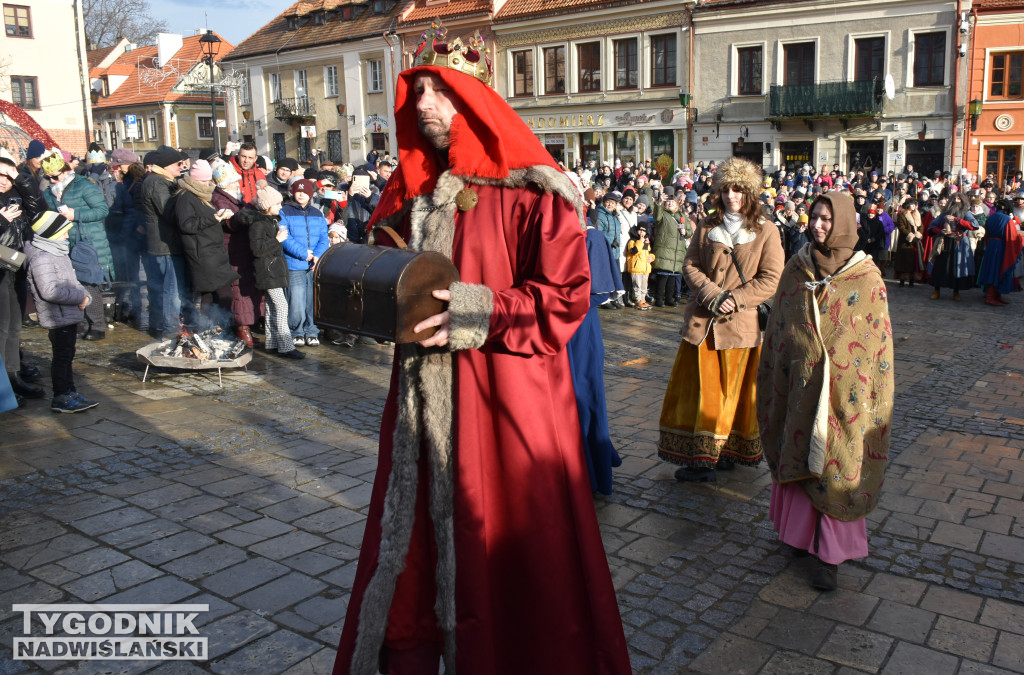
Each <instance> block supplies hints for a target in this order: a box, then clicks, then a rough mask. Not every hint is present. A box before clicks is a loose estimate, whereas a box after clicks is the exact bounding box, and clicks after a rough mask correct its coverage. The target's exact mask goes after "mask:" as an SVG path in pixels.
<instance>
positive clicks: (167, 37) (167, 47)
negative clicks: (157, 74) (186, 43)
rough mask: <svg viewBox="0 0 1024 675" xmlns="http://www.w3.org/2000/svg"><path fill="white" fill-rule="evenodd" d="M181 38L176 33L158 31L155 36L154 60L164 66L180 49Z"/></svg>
mask: <svg viewBox="0 0 1024 675" xmlns="http://www.w3.org/2000/svg"><path fill="white" fill-rule="evenodd" d="M181 44H182V38H181V35H178V34H176V33H160V34H158V35H157V36H156V60H157V65H158V66H159V67H161V68H163V67H164V66H166V65H167V64H168V63H169V62H170V60H171V59H173V58H174V55H175V54H177V53H178V50H179V49H181Z"/></svg>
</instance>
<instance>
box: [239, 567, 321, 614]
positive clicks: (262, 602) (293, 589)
mask: <svg viewBox="0 0 1024 675" xmlns="http://www.w3.org/2000/svg"><path fill="white" fill-rule="evenodd" d="M324 588H326V584H324V583H322V582H320V581H317V580H316V579H313V578H311V577H308V576H306V575H305V574H299V573H298V572H292V573H291V574H289V575H287V576H284V577H281V578H279V579H276V580H274V581H271V582H270V583H268V584H266V585H264V586H260V587H259V588H256V589H254V590H252V591H249V592H248V593H245V594H244V595H241V596H239V597H237V598H235V599H234V600H235V602H237V603H238V604H240V605H242V606H243V607H248V608H249V609H252V610H254V611H265V612H269V613H271V614H273V613H276V612H279V611H281V610H282V609H284V608H285V607H291V606H292V605H295V604H298V603H301V602H304V601H305V600H307V599H308V598H310V597H312V596H315V595H316V594H317V593H319V592H320V591H321V590H323V589H324Z"/></svg>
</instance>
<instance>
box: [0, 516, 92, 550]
mask: <svg viewBox="0 0 1024 675" xmlns="http://www.w3.org/2000/svg"><path fill="white" fill-rule="evenodd" d="M96 517H97V518H102V517H103V516H96ZM34 520H35V522H32V523H28V524H26V525H22V526H21V527H15V528H12V529H9V530H0V551H10V550H13V549H16V548H21V547H23V546H31V545H32V544H38V543H40V542H43V541H46V540H47V539H53V538H54V537H59V536H60V535H62V534H64V533H65V532H67V530H65V529H64V528H63V527H61V526H60V525H59V524H57V523H55V522H54V521H52V520H49V519H46V518H37V519H34Z"/></svg>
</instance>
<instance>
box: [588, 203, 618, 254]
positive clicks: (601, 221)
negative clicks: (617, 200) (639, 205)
mask: <svg viewBox="0 0 1024 675" xmlns="http://www.w3.org/2000/svg"><path fill="white" fill-rule="evenodd" d="M596 210H597V218H596V219H595V222H594V227H595V228H597V229H598V231H600V232H601V234H603V235H604V238H605V239H607V240H608V243H609V244H610V245H611V247H612V251H614V252H616V253H617V252H618V251H619V247H620V244H621V242H620V241H619V219H618V217H617V216H616V215H615V214H614V213H612V212H611V211H609V210H607V209H606V208H604V205H603V204H598V206H597V209H596Z"/></svg>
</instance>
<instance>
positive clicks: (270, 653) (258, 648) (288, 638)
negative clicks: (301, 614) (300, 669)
mask: <svg viewBox="0 0 1024 675" xmlns="http://www.w3.org/2000/svg"><path fill="white" fill-rule="evenodd" d="M321 649H323V645H321V644H320V643H319V642H313V641H312V640H308V639H306V638H304V637H301V636H299V635H296V634H295V633H292V632H291V631H286V630H279V631H277V632H275V633H273V634H272V635H270V636H268V637H265V638H261V639H259V640H257V641H255V642H252V643H250V644H247V645H246V646H245V647H243V648H242V649H240V650H239V651H237V652H235V653H234V654H232V655H231V656H228V657H227V658H225V659H222V660H220V661H215V662H214V663H212V664H211V666H210V669H211V670H212V671H213V672H215V673H228V674H230V675H235V674H236V673H254V672H262V673H280V672H283V671H284V670H286V669H287V668H288V667H289V666H293V665H295V664H296V663H298V662H299V661H302V660H303V659H305V658H307V657H308V656H311V655H312V654H314V653H316V652H317V651H319V650H321Z"/></svg>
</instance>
